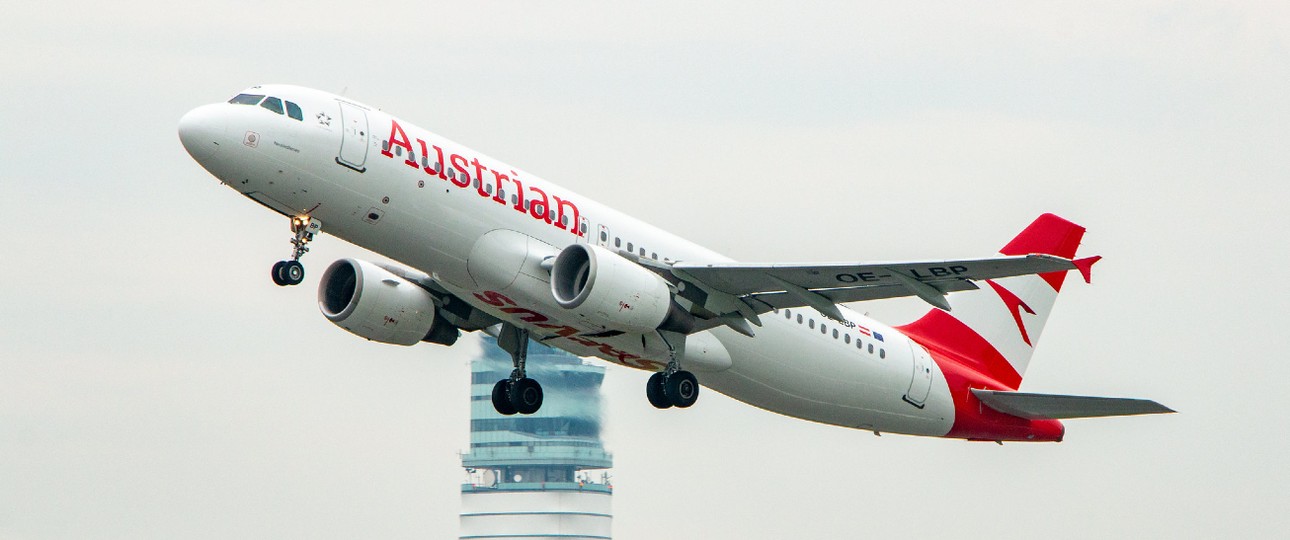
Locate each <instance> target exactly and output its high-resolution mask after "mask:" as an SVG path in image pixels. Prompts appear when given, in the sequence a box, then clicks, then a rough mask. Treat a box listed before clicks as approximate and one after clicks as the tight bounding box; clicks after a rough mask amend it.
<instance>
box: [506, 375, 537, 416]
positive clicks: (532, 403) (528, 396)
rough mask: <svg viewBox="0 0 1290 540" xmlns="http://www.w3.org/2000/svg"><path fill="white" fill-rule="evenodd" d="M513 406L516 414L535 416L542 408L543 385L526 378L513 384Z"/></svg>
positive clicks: (511, 392)
mask: <svg viewBox="0 0 1290 540" xmlns="http://www.w3.org/2000/svg"><path fill="white" fill-rule="evenodd" d="M510 394H511V405H512V406H513V407H515V412H518V413H520V414H533V413H535V412H537V411H538V409H540V408H542V385H540V384H538V382H537V381H535V380H533V379H530V378H528V377H525V378H523V379H518V380H516V381H515V382H514V383H512V384H511V391H510Z"/></svg>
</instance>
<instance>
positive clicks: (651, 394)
mask: <svg viewBox="0 0 1290 540" xmlns="http://www.w3.org/2000/svg"><path fill="white" fill-rule="evenodd" d="M663 379H664V378H663V372H661V371H660V372H658V373H655V374H653V375H650V376H649V382H646V383H645V398H646V399H649V404H650V405H653V406H654V408H655V409H667V408H670V407H671V406H672V402H671V401H670V400H668V399H667V396H666V395H664V394H663Z"/></svg>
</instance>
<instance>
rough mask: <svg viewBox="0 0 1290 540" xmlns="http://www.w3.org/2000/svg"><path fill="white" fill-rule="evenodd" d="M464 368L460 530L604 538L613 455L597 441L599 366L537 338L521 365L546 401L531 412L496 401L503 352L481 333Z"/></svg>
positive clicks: (504, 368) (504, 367) (505, 367)
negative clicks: (466, 411)
mask: <svg viewBox="0 0 1290 540" xmlns="http://www.w3.org/2000/svg"><path fill="white" fill-rule="evenodd" d="M483 349H484V352H483V353H482V354H481V355H480V356H479V357H478V358H476V359H475V360H474V361H473V362H472V363H471V369H470V452H469V453H467V454H464V455H463V456H462V457H461V464H462V466H463V467H465V468H466V474H467V478H468V480H467V483H465V484H462V486H461V538H463V539H467V538H469V539H484V538H507V539H539V538H541V539H547V538H552V539H554V538H560V539H575V538H576V539H590V538H595V539H605V538H610V537H611V534H610V530H611V525H612V520H613V515H612V514H611V512H610V497H611V495H612V493H613V486H612V485H610V483H609V473H608V471H607V469H609V467H611V466H612V465H613V458H612V456H611V455H610V454H609V453H608V452H605V448H604V446H603V445H602V444H601V442H600V383H601V381H603V380H604V375H605V368H603V367H600V366H593V365H588V364H584V363H583V362H582V359H580V358H578V357H576V356H573V355H570V354H568V353H566V352H563V351H560V350H557V349H552V348H551V347H547V346H545V345H542V344H540V343H538V342H536V341H533V342H530V343H529V349H528V365H527V366H526V367H527V371H528V373H529V376H530V377H533V378H535V379H538V380H541V381H542V388H543V390H544V392H543V393H544V394H545V399H544V401H543V403H542V409H541V410H539V411H538V412H537V413H535V414H532V415H520V414H517V415H512V416H502V415H501V414H499V413H498V412H497V411H496V410H494V409H493V403H492V399H491V396H492V390H493V384H494V383H496V382H497V381H498V380H500V379H504V378H506V377H509V376H510V374H511V369H512V364H511V358H510V355H509V354H507V353H505V352H503V351H502V350H501V348H499V347H498V346H497V343H496V340H494V339H493V338H485V341H484V343H483Z"/></svg>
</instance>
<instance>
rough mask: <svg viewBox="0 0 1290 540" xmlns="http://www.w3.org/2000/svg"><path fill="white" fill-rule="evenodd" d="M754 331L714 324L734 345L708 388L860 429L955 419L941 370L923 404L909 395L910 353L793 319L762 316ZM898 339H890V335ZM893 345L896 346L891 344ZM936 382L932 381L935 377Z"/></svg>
mask: <svg viewBox="0 0 1290 540" xmlns="http://www.w3.org/2000/svg"><path fill="white" fill-rule="evenodd" d="M763 320H765V321H766V323H767V324H766V325H765V326H763V327H762V328H759V329H757V337H756V338H748V337H746V336H743V335H741V334H738V333H735V332H733V331H730V330H728V329H719V330H717V331H714V333H715V334H716V335H717V337H718V338H719V339H721V341H722V342H723V343H724V344H725V345H726V347H727V348H728V349H729V351H730V354H731V356H732V358H733V364H732V367H731V369H729V370H726V371H724V372H722V373H718V374H712V375H707V376H704V377H702V378H700V382H701V383H702V384H703V385H704V386H707V387H710V388H712V389H713V390H716V391H718V392H721V393H723V394H726V395H728V396H730V397H732V398H734V399H737V400H739V401H743V402H745V403H748V404H750V405H754V406H757V407H760V408H763V409H767V410H770V411H773V412H778V413H780V414H785V415H788V416H793V417H796V418H802V419H806V420H812V421H816V422H822V423H826V424H834V425H840V426H846V427H854V428H860V429H871V430H876V431H887V432H894V433H908V434H914V435H931V436H939V435H944V434H945V433H948V432H949V429H950V426H951V425H952V424H953V420H954V418H953V405H952V403H950V402H949V401H948V390H944V391H941V390H942V389H944V387H945V383H944V377H937V380H938V381H939V384H940V387H942V388H941V389H936V388H934V391H933V392H932V395H929V396H928V399H927V401H926V402H925V403H924V406H923V408H918V407H915V406H914V405H911V404H909V403H907V402H906V401H904V400H903V399H902V396H903V395H904V392H905V390H906V389H907V388H908V386H909V381H910V372H909V371H907V368H908V367H909V364H908V360H906V359H901V358H897V355H896V354H894V353H893V354H889V355H888V356H887V358H886V359H880V358H877V357H874V356H868V355H866V354H864V353H863V352H861V351H858V350H857V349H855V348H853V347H850V346H847V345H844V344H843V343H842V342H836V341H834V340H833V339H831V338H829V337H827V336H823V335H818V334H814V333H813V332H803V331H800V330H799V329H798V328H797V327H796V325H795V324H794V323H791V322H787V321H782V320H776V319H769V320H767V319H763ZM889 339H893V338H889ZM888 348H889V349H893V350H894V349H895V348H896V347H895V346H893V345H892V344H890V343H889V344H888ZM934 386H935V383H934Z"/></svg>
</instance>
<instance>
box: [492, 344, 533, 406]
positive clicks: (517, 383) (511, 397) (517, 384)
mask: <svg viewBox="0 0 1290 540" xmlns="http://www.w3.org/2000/svg"><path fill="white" fill-rule="evenodd" d="M497 345H498V346H499V347H501V348H502V350H504V351H506V352H508V353H511V361H512V362H513V363H514V364H515V369H514V370H512V371H511V376H510V378H509V379H502V380H500V381H497V384H494V385H493V408H494V409H497V412H498V413H499V414H502V415H505V416H510V415H512V414H515V413H520V414H533V413H535V412H537V411H538V409H540V408H542V385H540V384H538V382H537V381H535V380H533V379H530V378H528V376H527V375H526V373H525V372H524V362H525V360H526V359H527V357H528V352H529V331H528V330H523V329H520V328H517V327H515V326H513V325H510V324H503V325H502V331H501V333H500V334H498V336H497Z"/></svg>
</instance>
